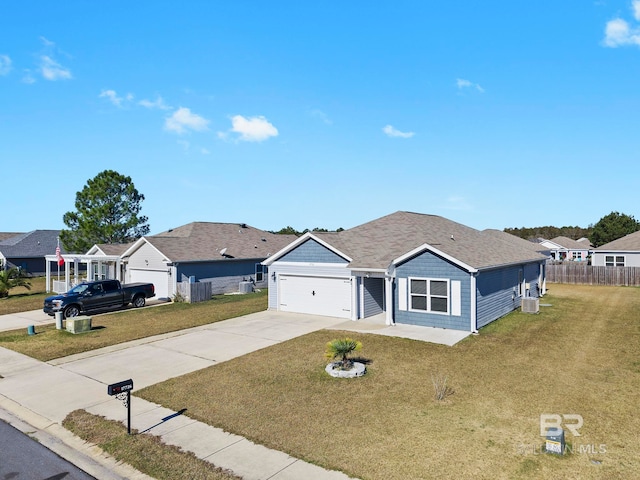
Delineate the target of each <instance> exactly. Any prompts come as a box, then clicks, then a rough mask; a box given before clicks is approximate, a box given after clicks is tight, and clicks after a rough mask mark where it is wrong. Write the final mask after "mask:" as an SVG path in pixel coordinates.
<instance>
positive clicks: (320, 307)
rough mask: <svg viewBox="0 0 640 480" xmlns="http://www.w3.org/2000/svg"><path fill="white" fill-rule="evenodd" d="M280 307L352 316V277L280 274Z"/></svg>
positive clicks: (305, 311)
mask: <svg viewBox="0 0 640 480" xmlns="http://www.w3.org/2000/svg"><path fill="white" fill-rule="evenodd" d="M278 292H279V302H278V304H279V305H278V309H279V310H281V311H283V312H298V313H308V314H312V315H324V316H327V317H339V318H351V280H350V279H348V278H334V277H331V278H330V277H302V276H295V275H280V276H279V283H278Z"/></svg>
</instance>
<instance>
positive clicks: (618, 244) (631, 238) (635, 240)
mask: <svg viewBox="0 0 640 480" xmlns="http://www.w3.org/2000/svg"><path fill="white" fill-rule="evenodd" d="M595 250H596V251H627V252H629V251H631V252H636V251H640V231H638V232H634V233H630V234H629V235H625V236H624V237H622V238H618V239H617V240H614V241H613V242H609V243H606V244H604V245H601V246H599V247H598V248H596V249H595Z"/></svg>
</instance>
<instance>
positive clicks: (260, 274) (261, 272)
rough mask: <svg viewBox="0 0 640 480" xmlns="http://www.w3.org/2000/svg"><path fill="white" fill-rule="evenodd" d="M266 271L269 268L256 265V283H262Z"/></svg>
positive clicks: (259, 264)
mask: <svg viewBox="0 0 640 480" xmlns="http://www.w3.org/2000/svg"><path fill="white" fill-rule="evenodd" d="M268 271H269V267H267V266H266V265H262V264H261V263H256V282H262V281H263V280H264V279H265V278H266V276H267V273H268Z"/></svg>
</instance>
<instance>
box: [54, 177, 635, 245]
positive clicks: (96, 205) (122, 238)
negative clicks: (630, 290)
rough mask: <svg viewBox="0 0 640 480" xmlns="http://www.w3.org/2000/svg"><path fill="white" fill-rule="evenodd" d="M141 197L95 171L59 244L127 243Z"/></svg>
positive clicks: (595, 231) (620, 220)
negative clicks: (95, 173)
mask: <svg viewBox="0 0 640 480" xmlns="http://www.w3.org/2000/svg"><path fill="white" fill-rule="evenodd" d="M143 200H144V195H143V194H141V193H139V192H138V190H137V189H136V188H135V186H134V184H133V181H132V180H131V177H128V176H124V175H121V174H119V173H118V172H115V171H113V170H105V171H103V172H100V173H99V174H98V175H96V176H95V177H94V178H92V179H89V180H88V181H87V184H86V185H85V186H84V188H83V189H82V190H80V191H79V192H77V193H76V201H75V207H76V210H75V211H70V212H67V213H65V214H64V216H63V219H62V220H63V222H64V224H65V225H66V226H67V228H66V229H63V230H62V231H61V232H60V240H61V241H62V243H63V245H64V247H65V248H66V249H67V251H69V252H86V251H87V250H88V249H89V248H91V247H92V246H93V245H95V244H100V243H127V242H132V241H134V240H137V239H138V238H140V237H142V236H143V235H147V234H148V233H149V230H150V228H149V223H148V222H147V220H148V219H147V217H145V216H144V215H141V214H140V211H141V208H142V205H141V204H142V201H143ZM343 230H344V229H343V228H338V229H337V230H328V229H326V228H320V227H315V228H313V229H312V230H309V229H305V230H302V231H298V230H296V229H295V228H293V227H291V226H286V227H284V228H281V229H280V230H278V231H272V232H271V233H276V234H289V235H297V236H300V235H303V234H305V233H307V232H330V231H335V232H341V231H343ZM638 230H640V222H638V221H637V220H636V219H635V218H633V216H632V215H627V214H624V213H619V212H611V213H610V214H609V215H606V216H604V217H602V218H601V219H600V220H599V221H598V222H597V223H596V224H594V225H589V226H588V227H587V228H582V227H577V226H576V227H553V226H546V227H532V228H527V227H521V228H505V229H504V231H505V232H507V233H511V234H512V235H516V236H518V237H521V238H524V239H527V240H531V239H534V238H545V239H548V240H550V239H552V238H555V237H558V236H564V237H568V238H571V239H574V240H578V239H580V238H583V237H587V238H588V239H589V241H590V242H591V244H592V245H593V246H594V247H599V246H600V245H604V244H605V243H609V242H611V241H613V240H616V239H618V238H621V237H624V236H625V235H628V234H630V233H634V232H637V231H638Z"/></svg>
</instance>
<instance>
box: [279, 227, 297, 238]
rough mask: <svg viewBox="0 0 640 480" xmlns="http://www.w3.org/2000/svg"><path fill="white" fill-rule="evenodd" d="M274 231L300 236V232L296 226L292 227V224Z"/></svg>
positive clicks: (280, 233)
mask: <svg viewBox="0 0 640 480" xmlns="http://www.w3.org/2000/svg"><path fill="white" fill-rule="evenodd" d="M273 233H276V234H278V235H296V236H298V237H299V236H300V232H299V231H297V230H296V229H295V228H293V227H290V226H287V227H284V228H281V229H280V230H278V231H277V232H273Z"/></svg>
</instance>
